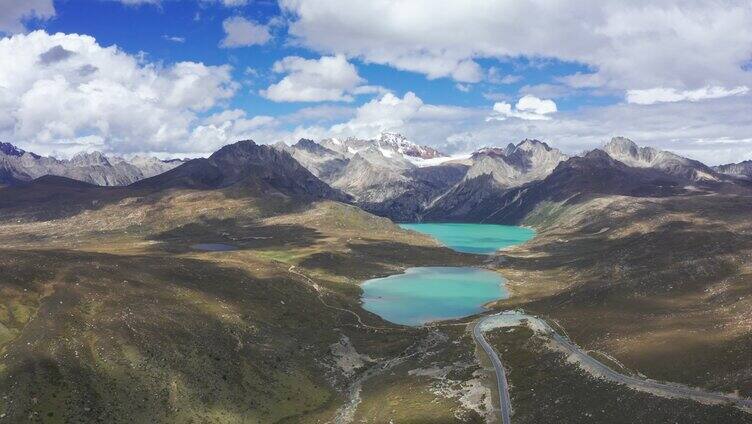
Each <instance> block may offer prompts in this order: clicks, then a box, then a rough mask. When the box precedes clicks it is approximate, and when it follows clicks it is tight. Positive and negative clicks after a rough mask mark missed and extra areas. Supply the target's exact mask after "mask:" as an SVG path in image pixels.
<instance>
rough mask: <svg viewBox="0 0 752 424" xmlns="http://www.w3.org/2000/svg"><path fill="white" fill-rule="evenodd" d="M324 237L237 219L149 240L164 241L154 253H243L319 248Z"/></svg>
mask: <svg viewBox="0 0 752 424" xmlns="http://www.w3.org/2000/svg"><path fill="white" fill-rule="evenodd" d="M321 238H323V235H322V234H321V233H319V232H318V231H317V230H315V229H312V228H308V227H304V226H302V225H296V224H275V225H261V224H259V223H258V222H256V221H241V220H238V219H235V218H228V219H208V220H204V221H201V222H193V223H190V224H185V225H182V226H180V227H177V228H174V229H171V230H168V231H164V232H161V233H158V234H155V235H153V236H151V237H149V239H150V240H154V241H161V242H163V243H161V244H160V245H158V246H155V247H154V248H155V249H158V250H161V251H168V252H172V253H183V252H188V251H192V250H194V249H192V248H191V245H194V244H199V243H222V244H227V245H229V246H232V247H235V248H236V249H237V250H244V249H280V248H286V247H287V248H303V247H309V246H313V245H314V244H316V242H317V241H318V240H320V239H321Z"/></svg>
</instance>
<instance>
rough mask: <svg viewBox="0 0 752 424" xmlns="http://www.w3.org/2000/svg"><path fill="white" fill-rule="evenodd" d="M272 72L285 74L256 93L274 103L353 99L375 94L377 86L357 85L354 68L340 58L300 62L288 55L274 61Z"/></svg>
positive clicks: (356, 71)
mask: <svg viewBox="0 0 752 424" xmlns="http://www.w3.org/2000/svg"><path fill="white" fill-rule="evenodd" d="M272 70H273V71H274V72H276V73H279V74H286V75H285V77H284V78H282V80H280V81H279V82H277V83H276V84H272V85H270V86H269V87H268V88H267V89H266V90H261V91H260V94H261V95H262V96H264V97H266V98H268V99H270V100H273V101H275V102H320V101H346V102H350V101H352V100H353V95H356V94H367V93H375V92H378V91H379V90H380V88H379V87H374V86H367V85H361V84H362V83H363V82H365V80H364V79H363V78H361V77H360V76H359V75H358V70H357V69H356V68H355V65H353V64H352V63H350V62H348V61H347V59H345V57H344V56H342V55H337V56H324V57H321V58H319V59H304V58H302V57H298V56H288V57H285V58H284V59H282V60H280V61H277V62H276V63H275V64H274V66H273V68H272Z"/></svg>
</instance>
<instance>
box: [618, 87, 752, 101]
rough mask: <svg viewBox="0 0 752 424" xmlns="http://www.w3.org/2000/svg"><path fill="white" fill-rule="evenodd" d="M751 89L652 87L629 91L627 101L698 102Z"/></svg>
mask: <svg viewBox="0 0 752 424" xmlns="http://www.w3.org/2000/svg"><path fill="white" fill-rule="evenodd" d="M748 91H749V87H747V86H739V87H735V88H732V89H726V88H724V87H710V86H707V87H703V88H698V89H697V90H676V89H674V88H663V87H658V88H651V89H647V90H629V91H627V102H629V103H636V104H639V105H652V104H654V103H665V102H681V101H690V102H697V101H700V100H706V99H719V98H721V97H728V96H736V95H739V94H745V93H746V92H748Z"/></svg>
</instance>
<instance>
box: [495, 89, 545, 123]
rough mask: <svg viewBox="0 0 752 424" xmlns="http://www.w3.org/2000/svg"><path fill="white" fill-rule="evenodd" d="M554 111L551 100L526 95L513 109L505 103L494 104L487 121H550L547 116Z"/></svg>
mask: <svg viewBox="0 0 752 424" xmlns="http://www.w3.org/2000/svg"><path fill="white" fill-rule="evenodd" d="M556 111H557V108H556V103H555V102H554V101H553V100H547V99H539V98H538V97H535V96H532V95H529V94H528V95H525V96H523V97H521V98H520V99H519V100H518V101H517V104H516V105H515V106H514V107H512V105H511V104H509V103H507V102H496V103H494V106H493V113H492V114H491V115H490V116H489V117H488V120H489V121H491V120H497V121H503V120H505V119H507V118H518V119H524V120H527V121H545V120H549V119H551V117H550V116H548V115H549V114H551V113H554V112H556Z"/></svg>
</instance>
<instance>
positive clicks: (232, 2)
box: [222, 0, 248, 7]
mask: <svg viewBox="0 0 752 424" xmlns="http://www.w3.org/2000/svg"><path fill="white" fill-rule="evenodd" d="M222 4H223V5H225V6H227V7H239V6H245V5H246V4H248V0H222Z"/></svg>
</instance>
